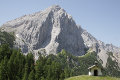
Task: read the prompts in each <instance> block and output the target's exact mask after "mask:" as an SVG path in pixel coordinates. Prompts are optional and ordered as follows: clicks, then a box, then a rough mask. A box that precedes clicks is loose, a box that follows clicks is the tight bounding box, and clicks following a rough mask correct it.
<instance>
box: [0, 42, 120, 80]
mask: <svg viewBox="0 0 120 80" xmlns="http://www.w3.org/2000/svg"><path fill="white" fill-rule="evenodd" d="M38 54H39V59H38V60H37V61H36V62H35V60H34V56H33V54H32V53H28V54H27V55H23V53H21V51H20V50H15V49H12V48H10V47H9V46H8V45H7V44H3V45H1V46H0V80H64V79H65V78H68V77H70V76H77V75H87V74H88V69H87V68H88V67H89V66H91V65H93V63H94V61H97V59H96V53H94V52H93V53H87V54H86V55H84V56H82V57H75V56H73V55H71V54H69V53H67V52H66V51H65V50H62V51H61V52H60V53H58V54H57V55H53V54H50V55H48V56H45V55H42V54H41V53H38ZM110 63H111V61H110ZM99 65H100V66H101V64H100V63H99ZM112 66H113V67H115V66H114V65H112ZM101 67H102V66H101ZM110 69H112V67H111V65H108V68H107V69H105V68H104V69H103V73H104V75H109V76H116V77H119V76H120V74H118V73H119V71H117V70H114V69H112V72H110V73H111V74H109V73H108V71H110ZM114 71H115V72H114Z"/></svg>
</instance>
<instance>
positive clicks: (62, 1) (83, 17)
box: [0, 0, 120, 47]
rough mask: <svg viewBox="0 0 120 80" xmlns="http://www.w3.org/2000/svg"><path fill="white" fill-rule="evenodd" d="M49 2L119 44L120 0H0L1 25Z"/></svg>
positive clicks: (33, 11) (49, 4)
mask: <svg viewBox="0 0 120 80" xmlns="http://www.w3.org/2000/svg"><path fill="white" fill-rule="evenodd" d="M52 5H59V6H60V7H62V8H64V9H65V10H66V12H67V13H68V14H70V15H71V16H72V17H73V19H74V20H75V22H76V24H78V25H81V27H82V28H83V29H86V30H87V31H88V32H89V33H91V34H92V35H93V36H94V37H96V38H97V39H98V40H101V41H103V42H105V43H106V44H108V43H109V44H111V43H112V44H113V45H115V46H118V47H120V0H0V26H1V25H2V24H4V23H5V22H7V21H10V20H13V19H15V18H18V17H21V16H23V15H27V14H31V13H35V12H38V11H41V10H44V9H46V8H48V7H50V6H52Z"/></svg>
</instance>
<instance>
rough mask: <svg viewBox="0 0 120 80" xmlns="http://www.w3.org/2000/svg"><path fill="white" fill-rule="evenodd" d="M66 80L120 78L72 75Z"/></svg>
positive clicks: (114, 79)
mask: <svg viewBox="0 0 120 80" xmlns="http://www.w3.org/2000/svg"><path fill="white" fill-rule="evenodd" d="M65 80H120V78H114V77H95V76H85V75H82V76H75V77H71V78H68V79H65Z"/></svg>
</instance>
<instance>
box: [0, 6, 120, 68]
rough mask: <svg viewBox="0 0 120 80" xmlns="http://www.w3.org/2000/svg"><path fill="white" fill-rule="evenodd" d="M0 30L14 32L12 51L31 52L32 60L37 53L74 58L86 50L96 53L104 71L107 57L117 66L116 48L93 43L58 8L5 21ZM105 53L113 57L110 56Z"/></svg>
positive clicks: (119, 50) (119, 52)
mask: <svg viewBox="0 0 120 80" xmlns="http://www.w3.org/2000/svg"><path fill="white" fill-rule="evenodd" d="M0 29H1V31H6V32H14V36H15V45H14V47H15V48H20V49H21V50H22V52H23V53H25V54H26V53H28V52H32V53H33V54H34V55H35V59H37V58H38V52H41V53H42V54H47V55H48V54H56V53H58V52H60V51H61V50H62V49H65V50H66V51H68V52H69V53H71V54H73V55H75V56H81V55H84V54H85V53H86V51H87V50H89V51H91V52H92V51H95V52H96V53H97V55H98V56H97V58H98V60H99V61H100V62H101V63H102V65H103V66H104V67H106V63H107V60H108V58H109V57H111V58H112V60H113V61H115V62H117V63H118V65H119V66H120V59H119V57H120V48H118V47H116V46H114V45H112V44H105V43H104V42H102V41H99V40H97V39H96V38H95V37H93V36H92V35H91V34H90V33H88V32H87V31H86V30H84V29H82V28H81V26H78V25H77V24H76V23H75V21H74V20H73V18H72V17H71V16H70V15H69V14H67V12H66V11H65V10H64V9H62V8H61V7H60V6H58V5H53V6H51V7H49V8H47V9H45V10H43V11H40V12H37V13H33V14H29V15H25V16H22V17H20V18H17V19H15V20H12V21H9V22H7V23H5V24H3V25H2V27H1V28H0ZM108 52H112V53H113V55H112V56H110V55H109V54H108Z"/></svg>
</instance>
